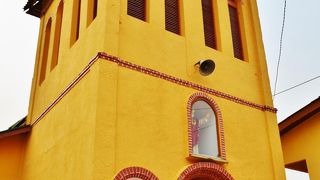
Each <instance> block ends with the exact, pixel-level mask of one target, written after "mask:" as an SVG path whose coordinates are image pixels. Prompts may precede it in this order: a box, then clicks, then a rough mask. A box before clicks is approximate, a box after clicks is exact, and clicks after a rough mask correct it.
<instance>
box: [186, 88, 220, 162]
mask: <svg viewBox="0 0 320 180" xmlns="http://www.w3.org/2000/svg"><path fill="white" fill-rule="evenodd" d="M188 129H189V155H190V156H191V157H203V158H212V159H216V160H225V159H226V156H225V148H224V135H223V124H222V118H221V112H220V110H219V107H218V106H217V104H216V103H215V102H214V100H213V99H212V98H211V97H209V96H208V95H206V94H204V93H195V94H193V95H192V96H191V97H190V98H189V102H188Z"/></svg>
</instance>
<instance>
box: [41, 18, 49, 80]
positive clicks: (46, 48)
mask: <svg viewBox="0 0 320 180" xmlns="http://www.w3.org/2000/svg"><path fill="white" fill-rule="evenodd" d="M51 22H52V20H51V18H50V19H49V20H48V22H47V25H46V29H45V36H44V45H43V50H42V61H41V69H40V78H39V84H41V83H42V82H43V81H44V79H45V77H46V71H47V61H48V52H49V43H50V35H51Z"/></svg>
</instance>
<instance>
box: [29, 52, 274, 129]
mask: <svg viewBox="0 0 320 180" xmlns="http://www.w3.org/2000/svg"><path fill="white" fill-rule="evenodd" d="M99 58H101V59H105V60H107V61H111V62H114V63H117V64H118V65H119V66H121V67H125V68H128V69H131V70H134V71H138V72H141V73H144V74H148V75H150V76H153V77H157V78H160V79H163V80H166V81H169V82H172V83H175V84H178V85H181V86H185V87H188V88H192V89H195V90H198V91H201V92H204V93H207V94H210V95H213V96H216V97H220V98H223V99H227V100H230V101H233V102H235V103H238V104H242V105H245V106H248V107H252V108H255V109H259V110H261V111H269V112H273V113H276V112H277V109H276V108H273V107H270V106H265V105H259V104H256V103H253V102H250V101H247V100H244V99H241V98H238V97H236V96H232V95H229V94H226V93H223V92H220V91H217V90H214V89H211V88H208V87H204V86H201V85H199V84H196V83H193V82H190V81H186V80H183V79H180V78H176V77H173V76H170V75H167V74H164V73H161V72H159V71H156V70H153V69H149V68H146V67H142V66H139V65H136V64H133V63H130V62H127V61H124V60H121V59H120V58H118V57H115V56H112V55H109V54H106V53H104V52H99V53H98V54H97V55H96V56H95V57H94V58H93V59H92V60H91V61H90V62H89V64H88V65H87V66H86V67H85V68H84V69H83V70H82V71H81V72H80V73H79V75H78V76H77V77H76V78H75V79H74V80H73V81H72V82H71V83H70V84H69V85H68V86H67V87H66V88H65V89H64V90H63V91H62V92H61V93H60V95H59V96H58V97H57V98H56V99H55V100H54V101H53V102H52V103H51V104H50V105H49V106H48V107H47V108H46V109H45V110H44V111H43V112H42V113H41V114H40V115H39V116H38V117H37V118H36V119H35V121H33V123H32V127H33V126H35V125H36V124H37V123H38V122H39V121H40V120H41V119H42V118H43V117H44V116H45V115H46V114H47V113H48V112H49V111H50V110H51V109H52V108H53V107H54V106H55V105H56V104H57V103H58V102H59V101H60V100H61V99H62V98H64V96H66V95H67V94H68V92H69V91H70V90H71V89H72V88H73V87H74V86H75V85H77V84H78V82H79V81H80V80H81V79H82V78H83V77H84V76H85V75H87V74H88V72H89V71H90V68H91V66H92V65H93V64H94V63H95V62H96V61H97V60H98V59H99Z"/></svg>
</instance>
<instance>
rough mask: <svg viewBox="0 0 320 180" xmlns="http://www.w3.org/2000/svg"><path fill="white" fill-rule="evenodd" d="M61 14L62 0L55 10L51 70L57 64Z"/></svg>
mask: <svg viewBox="0 0 320 180" xmlns="http://www.w3.org/2000/svg"><path fill="white" fill-rule="evenodd" d="M62 16H63V1H61V2H60V4H59V6H58V11H57V17H56V25H55V30H54V41H53V50H52V60H51V70H52V69H53V68H55V67H56V65H57V64H58V57H59V49H60V36H61V25H62Z"/></svg>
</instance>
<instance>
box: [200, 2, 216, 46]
mask: <svg viewBox="0 0 320 180" xmlns="http://www.w3.org/2000/svg"><path fill="white" fill-rule="evenodd" d="M202 17H203V29H204V39H205V44H206V46H208V47H211V48H213V49H217V41H216V33H215V27H214V15H213V5H212V0H202Z"/></svg>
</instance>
